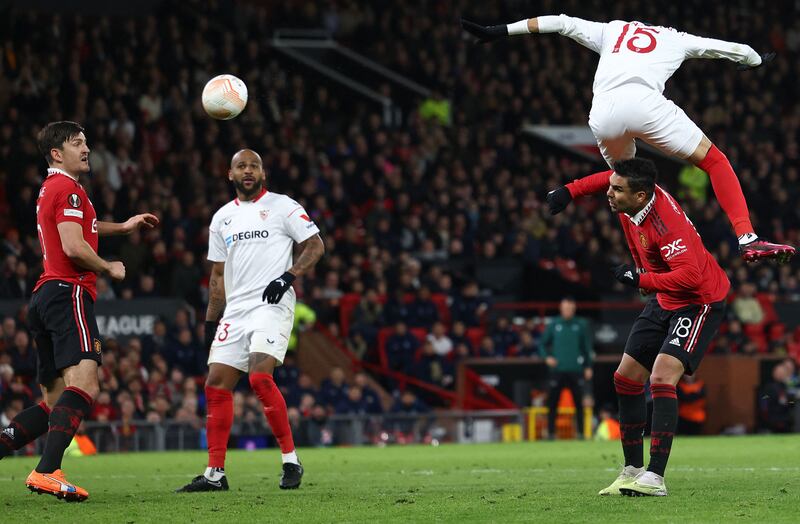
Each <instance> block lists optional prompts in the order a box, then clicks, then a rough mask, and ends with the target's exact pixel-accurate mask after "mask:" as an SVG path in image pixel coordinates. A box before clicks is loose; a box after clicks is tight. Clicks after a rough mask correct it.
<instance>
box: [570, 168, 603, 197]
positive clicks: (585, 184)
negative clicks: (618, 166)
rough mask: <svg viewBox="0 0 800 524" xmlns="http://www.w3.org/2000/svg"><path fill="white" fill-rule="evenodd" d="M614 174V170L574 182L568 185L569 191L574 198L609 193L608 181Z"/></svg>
mask: <svg viewBox="0 0 800 524" xmlns="http://www.w3.org/2000/svg"><path fill="white" fill-rule="evenodd" d="M613 173H614V170H613V169H609V170H608V171H601V172H600V173H595V174H593V175H589V176H585V177H583V178H579V179H577V180H573V181H572V182H570V183H569V184H567V189H568V190H569V194H570V195H572V198H578V197H580V196H584V195H591V194H594V193H599V192H600V191H608V185H609V184H608V179H609V177H610V176H611V175H612V174H613Z"/></svg>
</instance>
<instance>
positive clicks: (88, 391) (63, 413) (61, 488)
mask: <svg viewBox="0 0 800 524" xmlns="http://www.w3.org/2000/svg"><path fill="white" fill-rule="evenodd" d="M62 376H63V385H62V381H58V380H56V381H54V382H55V383H54V384H53V386H54V391H52V392H51V391H50V390H49V388H46V389H47V392H46V395H45V398H48V399H49V401H50V402H52V399H53V397H54V396H55V393H56V391H57V390H62V392H61V394H60V395H58V400H57V401H56V402H55V404H54V405H53V407H52V410H51V412H50V417H49V421H48V426H49V431H48V433H47V441H46V442H45V447H44V452H43V453H42V458H41V460H40V461H39V465H38V466H36V469H34V470H33V471H32V472H31V474H30V475H28V478H27V479H26V481H25V485H26V486H27V487H28V489H30V490H31V491H33V492H36V493H40V494H42V493H45V494H48V495H53V496H55V497H58V498H60V499H64V500H66V501H68V502H81V501H84V500H86V499H87V498H88V497H89V493H88V492H87V491H86V490H85V489H83V488H81V487H79V486H76V485H74V484H71V483H69V482H67V480H66V479H65V477H64V473H63V471H61V460H62V459H63V458H64V450H65V449H67V446H69V443H70V442H71V441H72V438H73V437H74V436H75V432H76V431H77V429H78V426H80V423H81V421H82V420H83V419H84V418H85V417H86V416H87V415H88V414H89V412H90V411H91V408H92V404H93V403H94V399H95V398H96V397H97V394H98V393H99V391H100V386H99V384H98V382H97V362H95V361H94V360H88V359H87V360H81V361H80V362H79V363H78V364H76V365H74V366H70V367H68V368H66V369H64V371H63V373H62ZM63 386H66V387H63Z"/></svg>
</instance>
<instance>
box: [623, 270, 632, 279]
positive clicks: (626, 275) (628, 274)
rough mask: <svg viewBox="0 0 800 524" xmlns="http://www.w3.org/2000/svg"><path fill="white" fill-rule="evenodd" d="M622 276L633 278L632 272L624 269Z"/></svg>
mask: <svg viewBox="0 0 800 524" xmlns="http://www.w3.org/2000/svg"><path fill="white" fill-rule="evenodd" d="M624 276H625V278H630V279H631V280H633V273H632V272H630V271H626V272H625V275H624Z"/></svg>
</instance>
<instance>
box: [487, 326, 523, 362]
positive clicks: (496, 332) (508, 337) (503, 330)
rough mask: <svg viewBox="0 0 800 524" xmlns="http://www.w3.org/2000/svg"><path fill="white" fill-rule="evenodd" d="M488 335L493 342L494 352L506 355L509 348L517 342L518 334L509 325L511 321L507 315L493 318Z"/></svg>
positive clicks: (513, 346)
mask: <svg viewBox="0 0 800 524" xmlns="http://www.w3.org/2000/svg"><path fill="white" fill-rule="evenodd" d="M489 336H491V337H492V342H494V347H495V352H497V353H499V354H501V355H508V354H509V350H511V349H512V348H515V347H516V345H517V344H518V343H519V335H518V334H517V332H516V331H514V329H513V328H512V327H511V322H509V320H508V318H507V317H498V318H497V320H495V323H494V327H493V328H492V331H491V333H490V334H489Z"/></svg>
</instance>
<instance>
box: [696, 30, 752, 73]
mask: <svg viewBox="0 0 800 524" xmlns="http://www.w3.org/2000/svg"><path fill="white" fill-rule="evenodd" d="M681 36H682V40H683V42H684V45H685V46H686V47H685V53H686V58H727V59H728V60H731V61H733V62H739V63H740V64H746V65H749V66H757V65H760V64H761V55H759V54H758V53H756V52H755V50H753V48H752V47H750V46H749V45H747V44H739V43H736V42H726V41H725V40H717V39H714V38H703V37H701V36H696V35H690V34H688V33H683V34H682V35H681Z"/></svg>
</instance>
